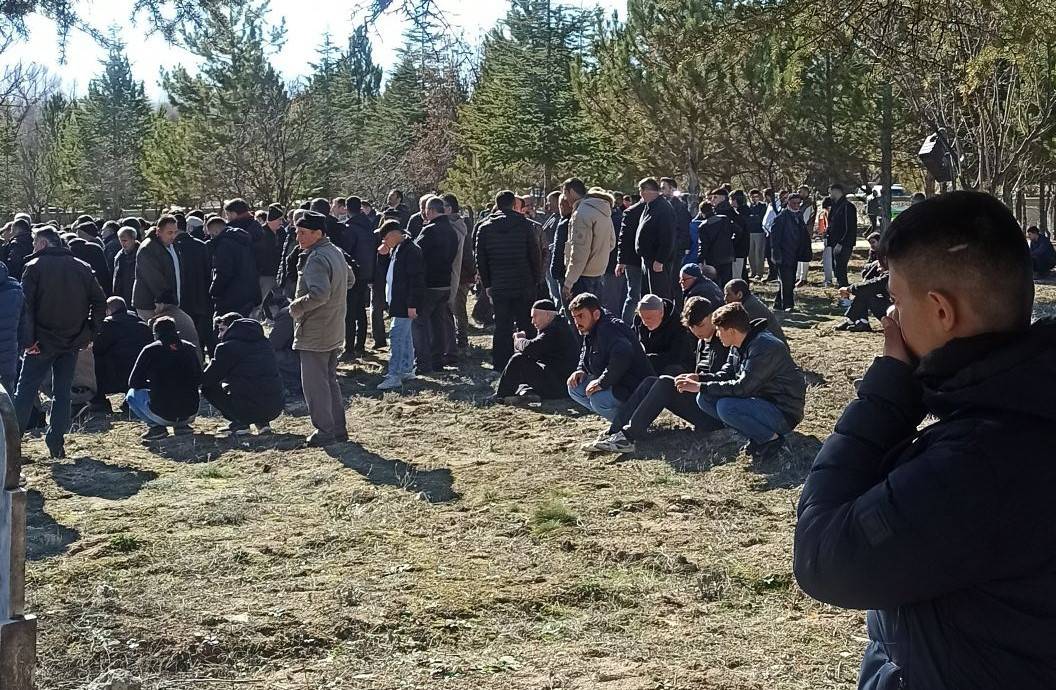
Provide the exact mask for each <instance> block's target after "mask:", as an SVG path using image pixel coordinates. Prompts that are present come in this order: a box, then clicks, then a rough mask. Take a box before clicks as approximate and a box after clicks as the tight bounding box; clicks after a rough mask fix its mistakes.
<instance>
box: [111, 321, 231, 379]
mask: <svg viewBox="0 0 1056 690" xmlns="http://www.w3.org/2000/svg"><path fill="white" fill-rule="evenodd" d="M187 316H189V317H191V321H193V322H194V328H195V330H196V331H198V342H199V344H200V345H201V346H202V350H204V351H205V352H208V353H209V355H210V356H211V355H212V354H213V350H215V349H216V330H215V329H214V328H213V315H212V314H192V313H191V312H187ZM126 388H127V387H126Z"/></svg>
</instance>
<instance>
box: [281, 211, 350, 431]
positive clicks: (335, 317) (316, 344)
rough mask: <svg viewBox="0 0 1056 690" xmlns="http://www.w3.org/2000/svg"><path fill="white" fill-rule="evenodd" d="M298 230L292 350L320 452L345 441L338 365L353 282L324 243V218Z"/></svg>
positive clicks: (341, 259) (304, 221)
mask: <svg viewBox="0 0 1056 690" xmlns="http://www.w3.org/2000/svg"><path fill="white" fill-rule="evenodd" d="M296 228H297V245H298V246H299V247H300V249H301V256H300V258H299V259H298V261H297V269H298V270H297V291H296V293H295V294H294V299H293V301H292V302H290V316H291V317H293V321H294V331H293V349H294V350H297V352H298V353H299V354H300V357H301V386H302V387H303V388H304V401H305V402H306V403H307V404H308V414H309V415H310V416H311V418H312V426H314V427H315V429H316V430H315V432H313V433H312V435H311V436H309V437H308V444H309V445H311V446H316V447H323V446H326V445H330V444H332V443H339V442H342V441H347V440H348V427H347V425H346V424H345V404H344V401H343V400H342V398H341V387H340V386H339V385H338V383H337V360H338V358H339V357H340V356H341V352H342V350H343V349H344V344H345V310H346V309H347V308H348V301H347V298H348V289H349V288H350V287H352V286H353V284H354V283H355V276H354V275H353V274H352V270H351V269H350V268H349V266H348V262H347V261H345V255H344V252H342V251H341V250H340V249H339V248H337V247H336V246H334V245H333V244H332V243H331V242H330V240H328V239H327V238H326V235H325V231H326V216H324V215H322V214H321V213H315V212H312V211H309V212H307V213H305V214H304V215H303V216H301V218H300V219H299V220H298V221H297V223H296Z"/></svg>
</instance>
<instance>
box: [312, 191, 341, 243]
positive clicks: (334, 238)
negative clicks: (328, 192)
mask: <svg viewBox="0 0 1056 690" xmlns="http://www.w3.org/2000/svg"><path fill="white" fill-rule="evenodd" d="M310 210H312V211H315V212H316V213H321V214H323V215H324V216H326V221H325V222H326V231H325V234H326V238H327V239H328V240H330V241H331V242H332V243H333V244H334V245H336V246H338V247H344V246H345V226H344V224H343V223H341V221H339V220H338V219H337V218H335V217H334V216H333V214H332V213H330V211H331V208H330V202H329V201H327V200H326V199H324V198H322V197H319V198H318V199H312V204H311V208H310Z"/></svg>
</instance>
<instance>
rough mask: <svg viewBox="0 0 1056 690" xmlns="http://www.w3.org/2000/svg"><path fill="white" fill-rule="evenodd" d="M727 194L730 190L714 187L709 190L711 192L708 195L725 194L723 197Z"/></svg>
mask: <svg viewBox="0 0 1056 690" xmlns="http://www.w3.org/2000/svg"><path fill="white" fill-rule="evenodd" d="M729 195H730V190H728V189H726V188H725V187H716V188H715V189H713V190H711V193H710V194H709V195H708V196H725V197H728V196H729Z"/></svg>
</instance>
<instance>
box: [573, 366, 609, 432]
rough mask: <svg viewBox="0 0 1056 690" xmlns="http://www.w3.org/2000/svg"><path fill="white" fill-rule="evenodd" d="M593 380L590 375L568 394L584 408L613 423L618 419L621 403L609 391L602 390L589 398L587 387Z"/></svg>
mask: <svg viewBox="0 0 1056 690" xmlns="http://www.w3.org/2000/svg"><path fill="white" fill-rule="evenodd" d="M591 380H592V378H591V376H590V375H589V374H588V375H586V376H584V377H583V380H582V381H580V382H579V385H578V386H576V387H575V388H569V389H568V394H569V396H571V398H572V399H573V400H575V401H576V402H577V403H579V404H580V405H582V406H583V407H585V408H587V409H588V410H590V411H591V412H596V413H598V414H599V415H601V416H602V417H604V418H605V419H607V420H609V421H610V422H611V421H612V420H614V419H616V414H617V413H618V412H619V411H620V401H619V400H618V399H617V398H616V396H615V395H613V394H612V391H611V390H608V389H605V390H600V391H598V392H597V393H595V394H594V395H591V396H589V397H588V396H587V385H588V384H589V383H590V382H591Z"/></svg>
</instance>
